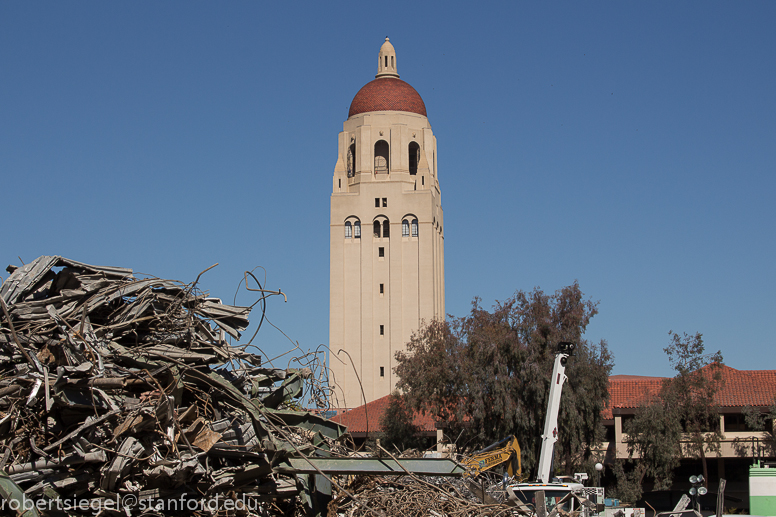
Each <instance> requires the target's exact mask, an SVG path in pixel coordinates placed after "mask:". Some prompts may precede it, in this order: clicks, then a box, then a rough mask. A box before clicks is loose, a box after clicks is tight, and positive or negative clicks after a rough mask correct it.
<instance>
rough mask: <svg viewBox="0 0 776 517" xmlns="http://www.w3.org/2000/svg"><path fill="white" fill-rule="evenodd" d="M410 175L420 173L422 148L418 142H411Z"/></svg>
mask: <svg viewBox="0 0 776 517" xmlns="http://www.w3.org/2000/svg"><path fill="white" fill-rule="evenodd" d="M409 151H410V174H411V175H413V176H414V175H415V174H417V173H418V163H420V146H419V145H418V144H417V143H416V142H410V149H409Z"/></svg>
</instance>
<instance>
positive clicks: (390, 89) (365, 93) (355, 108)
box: [348, 77, 427, 118]
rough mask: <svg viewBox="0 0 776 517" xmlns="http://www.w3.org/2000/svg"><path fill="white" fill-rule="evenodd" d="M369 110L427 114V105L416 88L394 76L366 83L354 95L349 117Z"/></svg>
mask: <svg viewBox="0 0 776 517" xmlns="http://www.w3.org/2000/svg"><path fill="white" fill-rule="evenodd" d="M368 111H409V112H410V113H417V114H418V115H423V116H424V117H425V116H427V115H426V105H425V104H424V102H423V99H421V98H420V94H418V92H417V91H415V88H413V87H412V86H410V85H409V84H407V83H405V82H404V81H402V80H401V79H394V78H392V77H383V78H380V79H375V80H374V81H372V82H369V83H366V84H365V85H364V87H363V88H361V89H360V90H359V91H358V93H357V94H356V96H355V97H353V102H351V103H350V112H349V113H348V118H350V117H352V116H353V115H358V114H359V113H366V112H368Z"/></svg>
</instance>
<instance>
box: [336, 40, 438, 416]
mask: <svg viewBox="0 0 776 517" xmlns="http://www.w3.org/2000/svg"><path fill="white" fill-rule="evenodd" d="M396 65H397V62H396V51H395V50H394V47H393V45H392V44H391V42H390V41H389V40H388V38H385V43H383V45H382V47H380V52H379V54H378V63H377V75H376V76H375V79H374V80H373V81H371V82H369V83H367V84H366V85H365V86H364V87H363V88H361V89H360V90H359V91H358V93H357V94H356V96H355V97H354V98H353V102H351V104H350V111H349V113H348V118H347V120H345V122H344V124H343V130H342V132H341V133H340V134H339V142H338V155H337V163H336V165H335V167H334V177H333V183H332V194H331V220H330V253H331V256H330V261H331V262H330V267H331V276H330V300H329V347H330V350H331V356H330V358H329V366H330V369H331V379H330V381H331V382H332V384H333V385H334V386H336V390H335V393H336V397H337V398H336V400H335V401H334V403H335V404H337V405H338V406H339V407H356V406H360V405H361V404H363V403H364V402H365V401H366V402H371V401H372V400H375V399H378V398H380V397H383V396H385V395H388V394H390V393H391V391H392V390H393V389H394V387H395V385H396V382H397V380H398V379H397V377H396V374H395V373H394V371H393V368H394V367H395V365H396V362H395V358H394V355H395V353H396V352H397V351H399V350H404V349H405V347H406V343H407V342H408V341H409V340H410V337H411V335H412V332H413V331H415V330H417V329H418V328H419V327H420V325H421V323H422V322H424V321H425V322H429V321H431V320H433V319H442V318H444V316H445V284H444V225H443V217H442V204H441V191H440V189H439V179H438V175H437V142H436V138H435V137H434V134H433V132H432V131H431V126H430V124H429V122H428V118H427V114H426V106H425V104H424V103H423V99H422V98H421V97H420V95H419V94H418V92H417V91H415V89H414V88H413V87H412V86H410V85H409V84H408V83H406V82H404V81H402V80H401V79H400V78H399V74H398V72H397V66H396Z"/></svg>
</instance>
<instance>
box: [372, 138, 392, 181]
mask: <svg viewBox="0 0 776 517" xmlns="http://www.w3.org/2000/svg"><path fill="white" fill-rule="evenodd" d="M388 150H389V147H388V142H386V141H385V140H378V141H377V142H376V143H375V173H376V174H377V173H387V172H388V165H389V162H388Z"/></svg>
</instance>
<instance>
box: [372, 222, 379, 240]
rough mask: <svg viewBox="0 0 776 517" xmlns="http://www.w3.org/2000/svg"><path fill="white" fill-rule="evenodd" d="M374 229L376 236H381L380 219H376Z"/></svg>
mask: <svg viewBox="0 0 776 517" xmlns="http://www.w3.org/2000/svg"><path fill="white" fill-rule="evenodd" d="M372 230H373V232H374V235H375V237H377V238H379V237H380V221H375V222H374V223H373V224H372Z"/></svg>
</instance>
